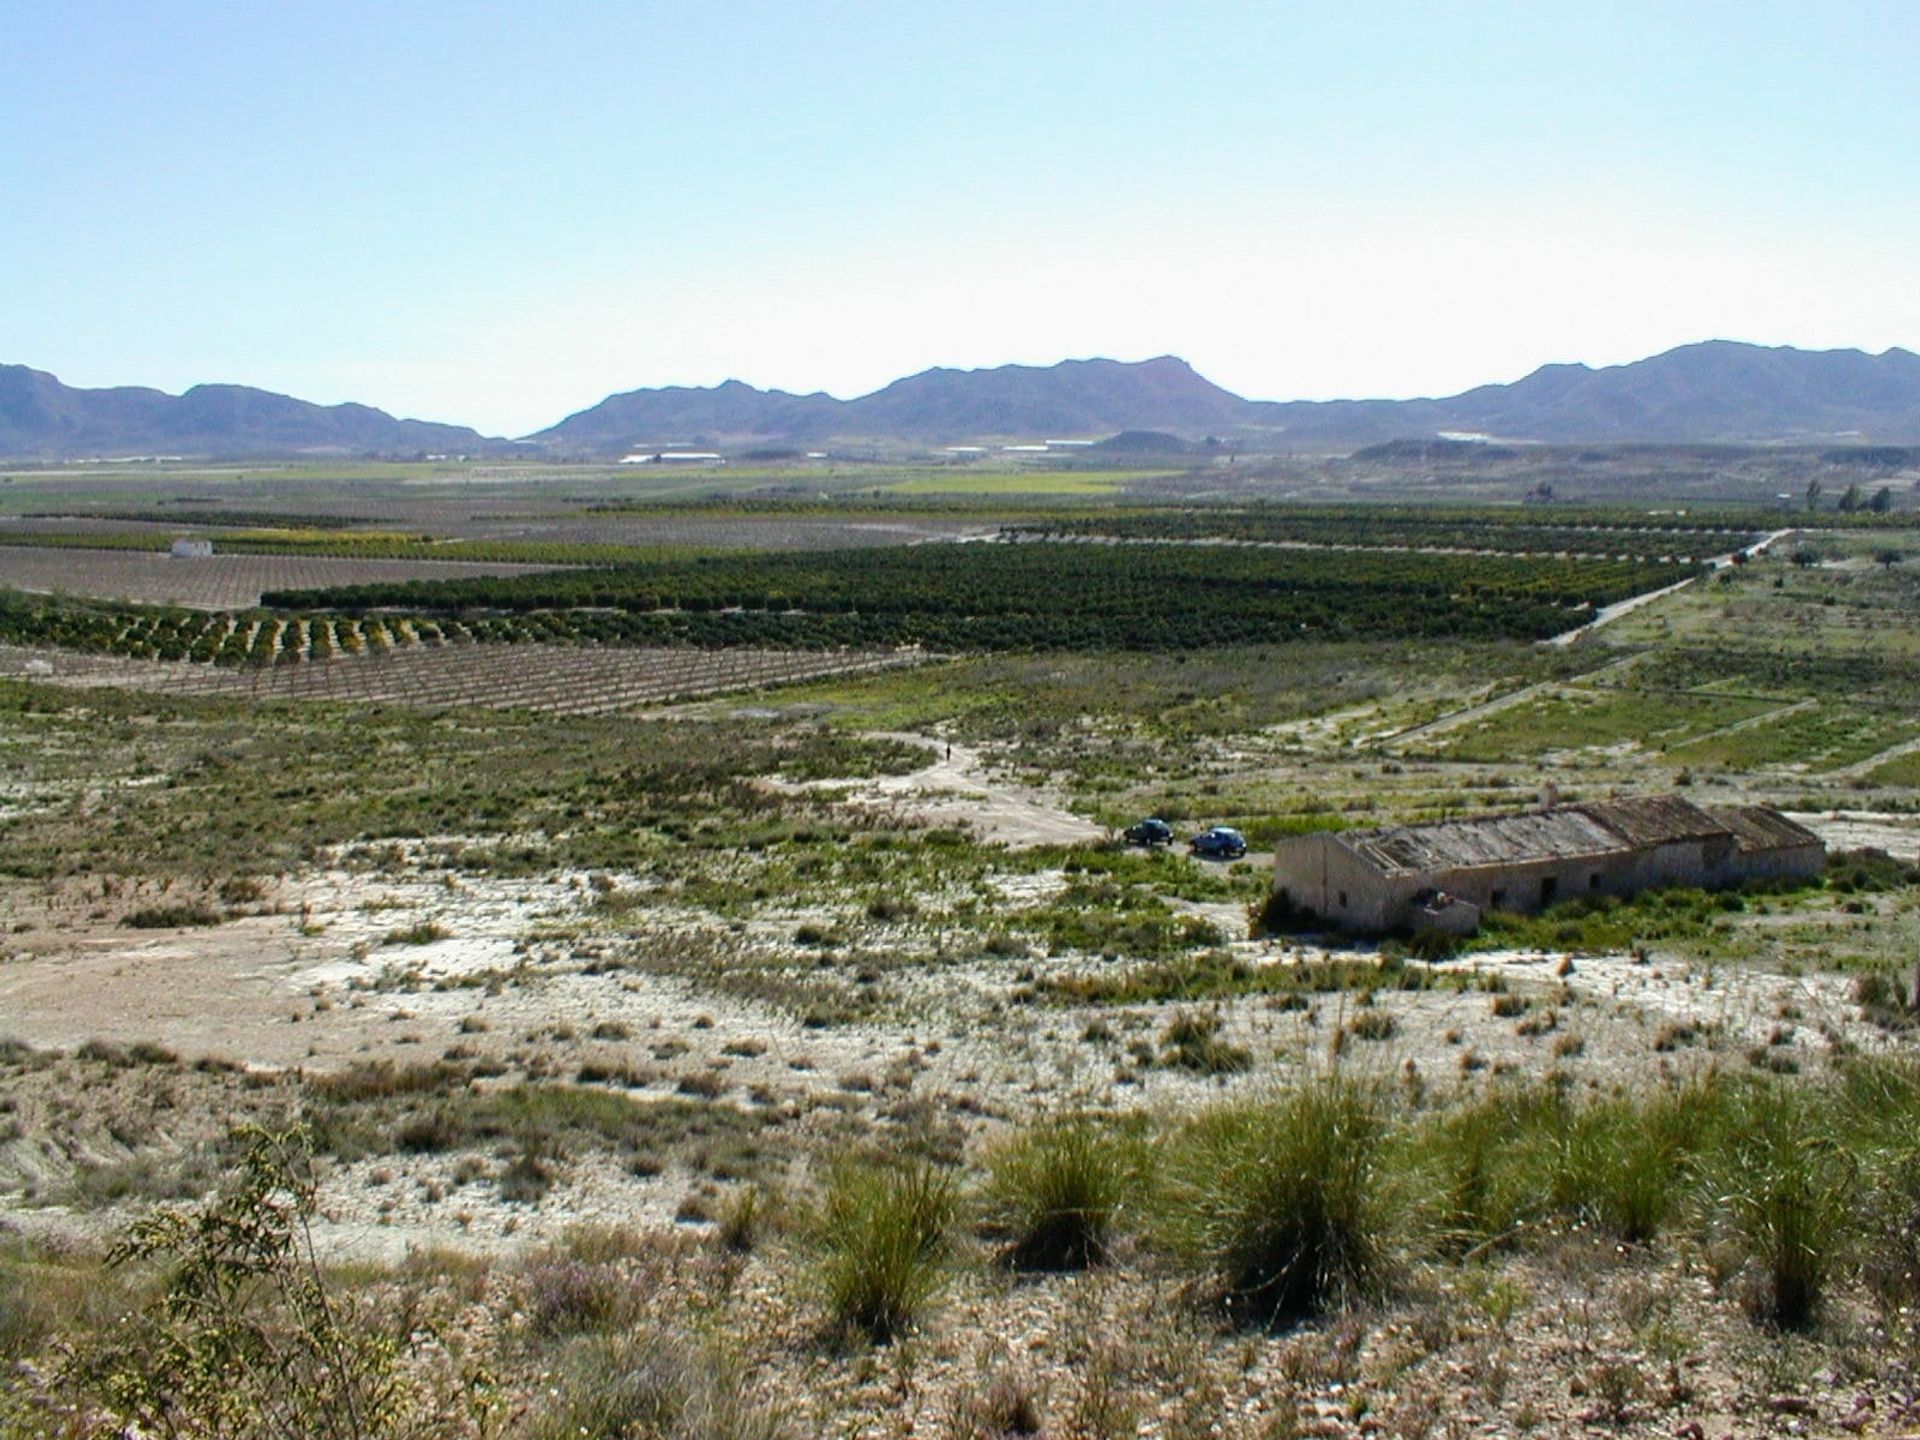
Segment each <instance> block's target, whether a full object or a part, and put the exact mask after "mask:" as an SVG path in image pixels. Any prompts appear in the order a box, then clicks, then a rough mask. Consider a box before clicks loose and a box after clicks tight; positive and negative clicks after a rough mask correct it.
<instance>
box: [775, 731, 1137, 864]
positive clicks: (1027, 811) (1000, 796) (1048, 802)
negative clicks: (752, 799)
mask: <svg viewBox="0 0 1920 1440" xmlns="http://www.w3.org/2000/svg"><path fill="white" fill-rule="evenodd" d="M879 738H883V739H890V740H900V741H904V742H906V743H907V744H911V745H922V746H925V747H926V748H927V749H928V751H929V752H930V753H931V754H932V757H933V758H932V760H931V761H930V763H929V764H928V765H927V766H926V767H925V768H924V769H921V770H915V771H914V772H912V773H911V774H908V775H885V776H881V777H879V778H877V779H873V780H856V781H845V780H817V781H808V782H806V783H803V784H791V783H787V782H781V781H772V782H769V783H770V784H773V785H775V786H776V787H777V788H780V789H783V790H788V791H803V790H804V791H812V792H814V793H816V794H819V793H830V794H832V795H834V796H835V798H837V799H838V800H839V801H840V803H842V804H845V805H851V806H856V807H859V808H861V809H870V810H883V811H887V812H890V813H893V814H897V815H899V816H901V817H902V818H903V819H904V818H907V817H915V818H917V819H919V820H920V821H922V822H923V823H926V824H929V825H956V826H964V827H966V828H968V829H970V830H971V831H972V832H973V833H974V834H975V835H976V836H977V837H978V838H980V839H981V840H984V841H987V842H989V843H991V844H1000V845H1006V846H1008V847H1010V848H1012V849H1015V850H1020V849H1026V848H1029V847H1031V846H1035V845H1071V844H1076V843H1078V842H1081V841H1086V840H1098V839H1100V838H1101V837H1102V836H1103V835H1104V834H1105V833H1106V832H1105V831H1103V830H1102V829H1101V828H1100V827H1099V826H1098V825H1095V824H1094V823H1093V822H1092V821H1091V820H1084V819H1082V818H1081V817H1080V816H1078V815H1075V814H1074V813H1073V812H1072V811H1070V810H1068V809H1067V808H1066V807H1065V805H1063V804H1062V803H1061V801H1060V799H1059V797H1058V796H1056V795H1052V794H1050V793H1048V792H1046V791H1043V790H1034V789H1031V788H1029V787H1027V786H1024V785H1018V784H1014V783H1012V782H1010V781H1007V780H1003V779H998V778H995V777H994V776H993V775H992V774H991V772H990V771H989V769H988V767H987V766H986V765H985V764H984V763H982V761H981V758H980V752H979V751H978V750H976V749H974V748H973V747H972V746H968V745H961V744H958V743H949V742H947V741H944V740H940V739H937V738H935V737H933V736H928V735H915V734H889V735H885V736H882V737H879Z"/></svg>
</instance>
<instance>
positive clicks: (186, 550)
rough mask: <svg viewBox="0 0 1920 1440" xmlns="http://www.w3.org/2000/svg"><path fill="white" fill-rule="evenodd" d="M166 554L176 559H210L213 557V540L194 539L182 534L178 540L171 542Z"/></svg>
mask: <svg viewBox="0 0 1920 1440" xmlns="http://www.w3.org/2000/svg"><path fill="white" fill-rule="evenodd" d="M167 554H169V555H171V556H172V557H173V558H174V559H176V560H211V559H212V558H213V541H211V540H195V539H193V538H191V537H189V536H186V535H182V536H181V537H180V538H179V539H178V540H176V541H174V542H173V545H172V547H171V548H170V549H169V550H168V551H167Z"/></svg>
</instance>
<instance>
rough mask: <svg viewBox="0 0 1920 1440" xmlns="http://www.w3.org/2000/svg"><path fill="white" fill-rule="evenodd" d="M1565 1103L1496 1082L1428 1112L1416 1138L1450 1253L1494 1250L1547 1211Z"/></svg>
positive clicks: (1537, 1090)
mask: <svg viewBox="0 0 1920 1440" xmlns="http://www.w3.org/2000/svg"><path fill="white" fill-rule="evenodd" d="M1565 1119H1566V1104H1565V1101H1564V1099H1563V1098H1562V1096H1561V1094H1560V1092H1559V1091H1558V1090H1556V1089H1555V1088H1553V1087H1552V1086H1550V1085H1545V1084H1522V1083H1519V1082H1515V1083H1512V1084H1505V1083H1501V1084H1496V1085H1495V1086H1493V1087H1492V1088H1491V1089H1489V1090H1488V1091H1487V1092H1486V1093H1485V1094H1484V1095H1481V1096H1479V1097H1477V1098H1475V1099H1473V1100H1471V1101H1466V1102H1463V1103H1461V1104H1459V1105H1457V1106H1452V1107H1450V1108H1447V1109H1444V1110H1440V1111H1437V1112H1435V1113H1433V1114H1430V1115H1427V1116H1426V1117H1424V1118H1423V1121H1422V1123H1421V1125H1420V1127H1419V1129H1418V1130H1417V1132H1416V1133H1415V1135H1414V1137H1413V1147H1412V1149H1413V1158H1414V1164H1415V1168H1416V1169H1417V1171H1418V1172H1419V1173H1420V1174H1421V1176H1422V1178H1423V1179H1424V1181H1425V1182H1426V1185H1427V1187H1428V1189H1429V1192H1430V1199H1431V1202H1432V1206H1433V1218H1434V1223H1435V1225H1436V1226H1437V1228H1438V1231H1439V1237H1440V1240H1441V1243H1442V1245H1443V1248H1445V1249H1447V1250H1449V1251H1451V1252H1453V1253H1460V1252H1463V1251H1471V1250H1475V1249H1478V1248H1480V1247H1487V1248H1491V1247H1492V1246H1494V1245H1495V1244H1498V1243H1501V1242H1503V1241H1505V1240H1507V1239H1509V1238H1511V1237H1514V1236H1516V1235H1517V1234H1518V1233H1519V1231H1520V1230H1521V1228H1522V1227H1523V1226H1524V1225H1525V1224H1526V1223H1527V1222H1528V1221H1531V1220H1533V1219H1535V1218H1537V1217H1538V1216H1539V1215H1540V1213H1541V1212H1542V1211H1543V1210H1544V1209H1546V1208H1547V1206H1548V1196H1547V1193H1546V1192H1547V1186H1546V1184H1545V1183H1544V1181H1543V1177H1545V1176H1547V1175H1548V1174H1550V1172H1551V1170H1552V1156H1553V1152H1554V1149H1555V1147H1556V1145H1557V1143H1558V1141H1559V1138H1560V1135H1561V1133H1562V1131H1563V1130H1564V1127H1565Z"/></svg>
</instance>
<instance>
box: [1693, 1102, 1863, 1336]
mask: <svg viewBox="0 0 1920 1440" xmlns="http://www.w3.org/2000/svg"><path fill="white" fill-rule="evenodd" d="M1842 1119H1843V1116H1842V1113H1841V1110H1840V1107H1839V1106H1837V1105H1835V1104H1834V1103H1833V1097H1832V1096H1831V1094H1830V1093H1829V1092H1827V1091H1825V1090H1824V1089H1817V1088H1814V1087H1810V1086H1800V1085H1794V1084H1791V1083H1785V1082H1781V1081H1757V1080H1756V1081H1753V1082H1750V1083H1748V1084H1746V1085H1743V1086H1742V1087H1740V1089H1739V1091H1738V1093H1737V1094H1735V1095H1733V1096H1731V1097H1730V1098H1729V1102H1728V1104H1727V1107H1726V1113H1725V1114H1724V1116H1723V1117H1722V1122H1721V1133H1720V1137H1719V1143H1718V1144H1717V1145H1716V1146H1715V1147H1714V1154H1713V1164H1712V1166H1711V1168H1710V1171H1709V1174H1708V1185H1707V1188H1706V1190H1705V1192H1704V1199H1705V1203H1706V1207H1707V1213H1706V1221H1707V1225H1708V1227H1709V1229H1710V1231H1711V1232H1713V1233H1714V1234H1716V1235H1717V1236H1718V1237H1719V1238H1721V1239H1723V1240H1725V1241H1727V1242H1730V1243H1731V1245H1732V1246H1733V1247H1734V1249H1735V1251H1736V1253H1738V1254H1739V1255H1740V1256H1741V1258H1742V1259H1743V1261H1744V1262H1745V1266H1744V1268H1745V1271H1746V1279H1747V1282H1748V1284H1747V1291H1746V1295H1745V1299H1746V1301H1747V1306H1748V1309H1749V1311H1750V1312H1751V1313H1752V1314H1753V1316H1754V1318H1755V1319H1758V1320H1761V1321H1764V1322H1765V1323H1767V1324H1770V1325H1775V1326H1778V1327H1779V1328H1781V1329H1788V1330H1792V1329H1801V1328H1804V1327H1805V1326H1806V1325H1808V1324H1809V1323H1811V1322H1812V1320H1813V1319H1814V1317H1815V1316H1816V1315H1817V1314H1818V1313H1819V1310H1820V1306H1821V1303H1822V1301H1823V1300H1824V1299H1825V1296H1826V1292H1827V1289H1828V1284H1829V1281H1830V1280H1831V1278H1832V1276H1833V1274H1834V1272H1835V1271H1836V1270H1837V1269H1838V1267H1839V1265H1840V1263H1841V1260H1842V1257H1843V1255H1844V1253H1845V1250H1846V1247H1847V1246H1848V1244H1849V1243H1850V1240H1851V1232H1852V1229H1853V1223H1852V1222H1853V1221H1854V1218H1855V1203H1856V1200H1857V1197H1858V1194H1859V1190H1860V1186H1859V1178H1860V1166H1859V1163H1858V1159H1857V1157H1856V1156H1855V1154H1854V1153H1853V1151H1852V1149H1851V1148H1850V1147H1849V1145H1848V1143H1847V1140H1846V1138H1845V1136H1844V1134H1843V1133H1842V1132H1841V1121H1842Z"/></svg>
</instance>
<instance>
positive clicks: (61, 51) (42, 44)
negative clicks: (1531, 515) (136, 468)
mask: <svg viewBox="0 0 1920 1440" xmlns="http://www.w3.org/2000/svg"><path fill="white" fill-rule="evenodd" d="M0 13H3V14H4V15H5V18H6V21H7V29H8V33H9V39H10V42H11V43H10V44H9V46H8V47H7V48H6V51H5V53H4V54H0V137H4V138H5V139H6V140H7V141H8V143H7V144H6V145H5V146H4V153H3V154H0V185H4V187H5V189H6V192H7V193H8V194H9V195H10V196H14V197H21V198H20V200H19V202H18V206H17V214H18V216H19V217H20V218H21V220H22V221H23V222H25V223H16V224H14V225H11V226H9V227H7V229H6V231H5V233H4V234H0V273H3V274H5V275H6V276H7V277H8V286H7V297H6V303H5V305H4V306H0V360H5V361H9V362H16V363H22V364H27V365H31V366H34V367H35V368H38V369H43V370H48V371H51V372H52V373H54V374H56V375H58V376H60V378H61V379H62V380H64V381H66V382H67V383H69V384H72V385H80V386H87V387H97V386H107V385H121V384H139V385H152V386H156V387H159V388H162V389H165V390H168V391H172V392H175V393H177V392H178V391H180V390H184V389H186V388H188V387H190V386H192V385H194V384H197V383H214V382H231V383H239V384H247V385H255V386H260V387H262V388H266V389H271V390H276V391H281V392H284V393H287V394H291V395H296V396H299V397H300V398H302V399H308V400H313V401H317V402H322V403H338V402H341V401H348V400H352V401H358V402H362V403H365V404H370V405H376V406H379V407H380V408H382V409H385V410H388V411H390V412H392V413H394V414H396V415H402V416H412V417H419V418H424V419H432V420H439V421H445V422H449V423H459V424H467V425H472V426H474V427H475V428H476V429H479V430H481V431H483V432H485V433H489V434H504V435H519V434H526V433H529V432H531V431H534V430H538V429H540V428H543V427H545V426H547V425H551V424H553V423H555V422H556V421H557V420H559V419H560V418H561V417H563V416H564V415H566V414H569V413H572V412H573V411H576V410H578V409H580V408H582V407H584V406H589V405H591V404H593V403H595V402H596V401H597V400H598V399H599V398H601V397H602V396H604V395H606V394H609V393H613V392H619V391H626V390H632V389H636V388H645V387H652V386H661V385H674V384H680V385H712V384H716V383H719V382H720V381H723V380H725V379H729V378H738V379H741V380H743V381H746V382H747V383H750V384H754V385H756V386H758V387H761V388H765V389H783V390H789V391H795V392H800V393H805V392H808V391H812V390H825V391H826V392H828V393H829V394H832V395H835V396H839V397H841V398H848V397H851V396H854V395H859V394H865V393H868V392H870V391H872V390H875V389H878V388H881V387H882V386H884V385H886V384H887V383H889V382H890V381H892V380H895V379H898V378H900V377H901V376H905V375H910V374H914V373H917V372H919V371H921V370H924V369H927V368H930V367H933V366H941V365H944V366H949V367H952V368H956V369H974V368H987V367H992V366H996V365H1000V364H1007V363H1017V364H1034V365H1048V364H1052V363H1055V362H1056V361H1058V360H1060V359H1061V358H1063V357H1069V356H1091V355H1101V356H1108V357H1112V358H1118V359H1128V360H1137V359H1144V358H1150V357H1152V356H1156V355H1161V354H1173V355H1178V356H1180V357H1182V358H1183V359H1185V360H1187V361H1188V362H1189V363H1191V364H1192V365H1193V366H1194V368H1195V369H1196V370H1198V371H1199V372H1200V373H1201V374H1202V375H1205V376H1206V377H1207V378H1208V379H1210V380H1213V381H1214V382H1215V383H1217V384H1220V385H1222V386H1224V387H1225V388H1227V389H1229V390H1231V391H1233V392H1235V393H1236V394H1240V395H1244V396H1247V397H1249V398H1254V399H1274V400H1292V399H1335V398H1383V399H1399V398H1408V397H1414V396H1438V395H1449V394H1454V393H1457V392H1459V391H1461V390H1465V389H1468V388H1471V387H1473V386H1476V385H1481V384H1487V383H1497V382H1505V381H1512V380H1515V379H1518V378H1520V377H1521V376H1523V375H1525V374H1527V373H1529V372H1530V371H1532V370H1533V369H1535V368H1537V367H1538V366H1540V365H1542V364H1548V363H1558V362H1578V363H1585V364H1589V365H1592V366H1595V367H1596V368H1597V367H1601V366H1605V365H1611V364H1621V363H1627V362H1630V361H1633V360H1637V359H1641V358H1644V357H1646V356H1648V355H1652V354H1656V353H1659V352H1661V351H1664V350H1667V349H1670V348H1672V347H1673V346H1676V345H1680V344H1687V343H1692V342H1695V341H1700V340H1705V339H1709V338H1726V339H1736V340H1745V341H1750V342H1753V343H1759V344H1767V345H1794V346H1799V347H1802V348H1808V349H1829V348H1859V349H1862V350H1866V351H1869V352H1872V353H1878V352H1880V351H1883V350H1885V349H1887V348H1888V347H1890V346H1896V345H1897V346H1903V347H1905V348H1914V347H1915V346H1916V345H1917V344H1920V253H1916V250H1915V247H1914V246H1913V245H1912V243H1911V239H1910V237H1911V235H1912V234H1913V233H1915V222H1916V220H1920V156H1916V155H1915V153H1914V151H1913V148H1912V147H1910V146H1904V145H1900V144H1898V143H1891V142H1890V138H1889V137H1897V136H1899V135H1901V134H1907V133H1913V131H1914V130H1915V129H1916V128H1920V98H1916V96H1915V93H1914V91H1913V87H1912V86H1911V85H1910V84H1908V83H1907V77H1906V76H1905V75H1904V73H1903V72H1904V71H1905V69H1906V62H1905V57H1906V56H1908V55H1910V54H1912V53H1915V51H1916V48H1920V12H1917V11H1913V10H1911V9H1909V8H1906V7H1901V6H1897V5H1890V4H1870V3H1854V4H1846V5H1840V6H1837V7H1830V8H1829V9H1827V10H1824V11H1822V12H1821V14H1820V15H1819V16H1818V17H1817V18H1815V17H1812V16H1811V15H1810V14H1809V13H1808V12H1806V11H1805V10H1804V9H1802V8H1801V7H1796V6H1790V5H1786V4H1776V5H1765V4H1762V5H1745V6H1740V7H1731V6H1719V5H1702V6H1693V7H1686V8H1685V9H1684V10H1680V9H1677V8H1675V7H1670V6H1661V5H1655V4H1651V3H1645V4H1629V5H1625V6H1609V7H1606V9H1605V11H1604V13H1603V12H1601V11H1599V10H1598V9H1595V10H1591V11H1589V10H1576V9H1573V8H1571V7H1554V8H1553V9H1552V10H1551V11H1542V10H1538V9H1533V8H1528V7H1520V6H1504V5H1503V6H1491V7H1480V6H1476V7H1470V8H1469V7H1432V6H1428V7H1405V6H1398V5H1367V6H1362V7H1355V8H1352V9H1349V10H1345V11H1342V12H1341V13H1339V14H1337V15H1329V14H1324V13H1321V12H1320V11H1319V10H1317V9H1309V8H1307V7H1297V6H1282V7H1275V8H1272V9H1263V10H1260V11H1258V12H1257V13H1248V12H1246V11H1244V10H1242V9H1241V8H1239V7H1233V6H1225V5H1202V6H1199V7H1193V8H1183V10H1182V11H1181V12H1180V13H1179V14H1178V15H1177V16H1175V15H1172V14H1170V13H1168V12H1165V11H1163V10H1162V9H1160V8H1158V7H1150V6H1145V5H1121V6H1117V7H1113V8H1112V9H1110V10H1108V11H1106V12H1105V13H1104V14H1103V17H1102V20H1101V23H1099V24H1095V23H1094V22H1092V21H1090V20H1089V19H1087V18H1086V16H1085V13H1084V12H1083V11H1081V10H1079V9H1078V8H1075V7H1064V6H1058V5H1051V6H1049V5H1042V6H1015V5H1012V4H999V3H989V4H982V5H977V6H970V7H967V9H965V10H964V11H942V10H933V11H924V10H915V11H913V12H911V13H906V12H901V13H893V12H878V11H875V10H874V9H872V8H871V7H865V6H857V5H824V4H805V5H796V6H761V5H741V6H734V7H727V8H726V9H725V10H723V11H716V10H714V9H712V8H710V7H697V6H692V5H678V4H657V5H642V6H619V7H615V6H591V5H589V6H584V7H576V8H574V9H570V10H569V11H568V12H567V13H566V14H565V15H563V16H558V17H555V16H551V15H545V14H541V15H534V14H519V13H500V12H489V11H477V10H473V9H470V8H468V7H456V6H452V5H448V4H442V3H423V4H421V5H417V6H409V7H406V8H405V9H404V10H402V11H395V12H385V11H381V12H363V11H353V10H343V9H341V8H340V7H337V6H325V5H317V4H291V5H287V6H281V7H275V8H273V9H271V10H265V11H258V10H254V9H251V8H245V7H237V6H231V5H220V4H212V3H187V4H182V5H180V6H177V7H170V8H168V9H167V10H165V11H157V12H133V13H129V12H123V11H99V12H89V11H83V10H77V9H73V8H69V7H51V6H41V5H33V4H27V3H21V0H0Z"/></svg>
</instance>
